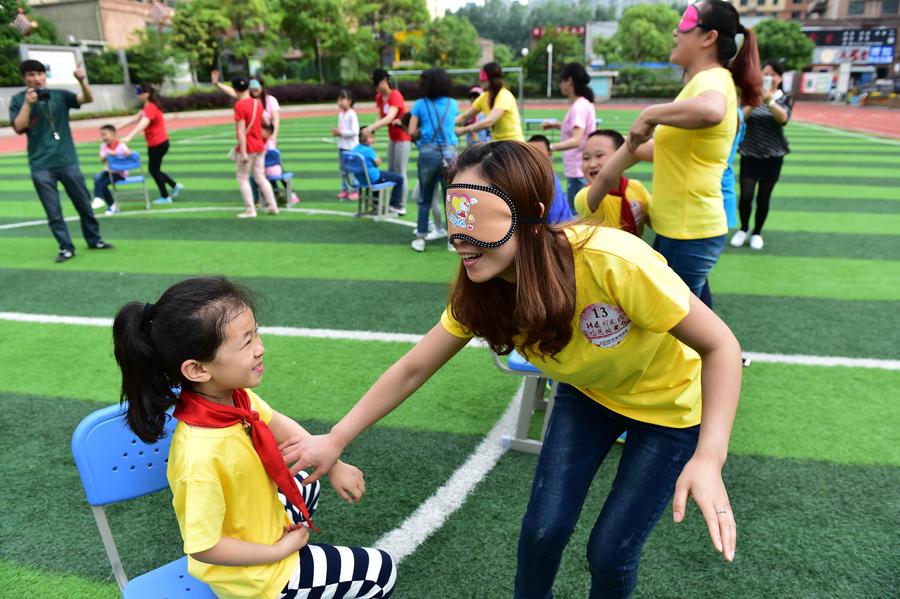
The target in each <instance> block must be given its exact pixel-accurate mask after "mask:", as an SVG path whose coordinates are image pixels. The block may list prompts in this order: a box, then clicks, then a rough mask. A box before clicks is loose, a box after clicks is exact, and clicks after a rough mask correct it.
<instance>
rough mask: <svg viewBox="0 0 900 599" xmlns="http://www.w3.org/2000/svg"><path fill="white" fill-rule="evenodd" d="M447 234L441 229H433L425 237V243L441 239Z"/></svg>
mask: <svg viewBox="0 0 900 599" xmlns="http://www.w3.org/2000/svg"><path fill="white" fill-rule="evenodd" d="M446 236H447V232H446V231H445V230H443V229H435V230H434V231H430V232H429V233H428V235H426V236H425V241H434V240H435V239H441V238H442V237H446Z"/></svg>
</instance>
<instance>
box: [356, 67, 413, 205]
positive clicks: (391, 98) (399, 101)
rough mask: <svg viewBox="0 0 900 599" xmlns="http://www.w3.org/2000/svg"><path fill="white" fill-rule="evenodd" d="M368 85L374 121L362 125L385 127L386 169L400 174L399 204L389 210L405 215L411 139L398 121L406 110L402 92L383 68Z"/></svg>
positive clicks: (373, 73) (372, 130)
mask: <svg viewBox="0 0 900 599" xmlns="http://www.w3.org/2000/svg"><path fill="white" fill-rule="evenodd" d="M372 85H374V86H375V107H376V108H377V109H378V120H377V121H375V122H374V123H372V124H371V125H369V126H368V127H366V129H368V130H369V132H370V133H374V132H375V131H377V130H378V129H379V128H381V127H385V126H386V127H387V128H388V150H387V154H388V170H389V171H391V172H392V173H400V174H401V175H402V176H403V185H402V186H401V188H400V206H399V207H395V206H391V208H390V210H391V211H392V212H393V213H394V214H397V215H398V216H403V215H404V214H406V192H407V188H408V187H409V186H408V184H407V176H406V171H407V169H408V167H409V151H410V148H411V146H412V138H411V137H410V136H409V134H408V133H407V132H406V131H405V130H404V129H403V127H401V126H400V125H399V123H398V121H399V120H400V117H402V116H403V114H404V113H405V112H406V101H405V100H404V99H403V94H401V93H400V91H399V90H397V89H395V88H394V87H393V86H392V85H391V78H390V76H389V75H388V72H387V71H385V70H384V69H380V68H379V69H375V70H374V71H373V72H372Z"/></svg>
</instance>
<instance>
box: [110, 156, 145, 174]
mask: <svg viewBox="0 0 900 599" xmlns="http://www.w3.org/2000/svg"><path fill="white" fill-rule="evenodd" d="M106 164H107V165H108V166H109V170H111V171H131V170H135V169H139V168H141V155H140V154H138V153H137V152H132V153H131V154H129V155H128V156H122V157H121V158H120V157H118V156H112V155H111V156H107V157H106Z"/></svg>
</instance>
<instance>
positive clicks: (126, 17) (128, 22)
mask: <svg viewBox="0 0 900 599" xmlns="http://www.w3.org/2000/svg"><path fill="white" fill-rule="evenodd" d="M155 4H157V5H158V4H161V3H152V2H141V1H140V0H30V1H29V3H28V5H29V6H30V7H31V10H32V11H33V12H34V13H35V14H38V15H40V16H42V17H44V18H46V19H48V20H49V21H51V22H52V23H53V24H54V25H55V26H56V28H57V30H59V34H60V36H61V37H62V38H63V39H65V40H68V41H69V42H70V43H79V42H89V43H91V44H96V45H105V46H107V47H109V48H126V47H128V46H129V45H131V44H133V43H134V42H135V41H136V37H135V32H136V31H139V30H143V29H146V28H147V27H148V26H155V25H156V23H155V22H154V21H153V20H152V19H151V16H150V15H151V10H153V9H154V5H155ZM157 10H158V7H157ZM98 42H99V44H98Z"/></svg>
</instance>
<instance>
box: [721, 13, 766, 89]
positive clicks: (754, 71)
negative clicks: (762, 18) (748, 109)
mask: <svg viewBox="0 0 900 599" xmlns="http://www.w3.org/2000/svg"><path fill="white" fill-rule="evenodd" d="M738 33H743V34H744V43H742V44H741V47H740V49H739V50H738V53H737V56H735V57H734V59H733V60H732V61H731V64H730V65H729V66H728V70H729V71H731V78H732V79H734V84H735V85H736V86H737V87H738V88H739V89H740V90H741V103H742V104H744V106H759V104H760V102H761V101H762V73H761V70H760V66H759V48H758V47H757V45H756V35H755V34H754V33H753V30H752V29H748V28H745V27H744V26H743V25H740V24H739V25H738Z"/></svg>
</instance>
